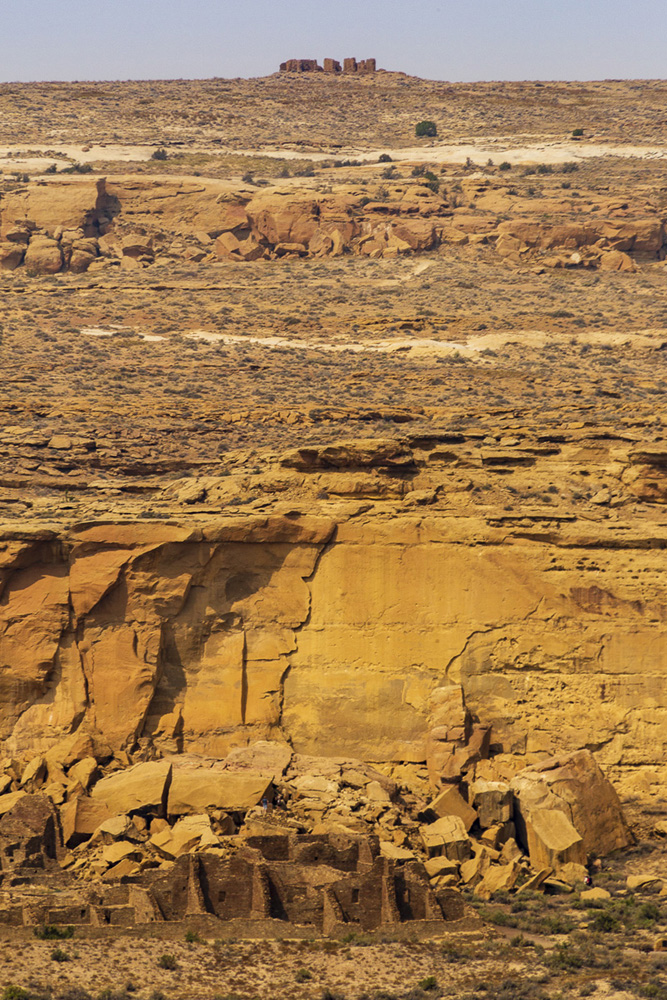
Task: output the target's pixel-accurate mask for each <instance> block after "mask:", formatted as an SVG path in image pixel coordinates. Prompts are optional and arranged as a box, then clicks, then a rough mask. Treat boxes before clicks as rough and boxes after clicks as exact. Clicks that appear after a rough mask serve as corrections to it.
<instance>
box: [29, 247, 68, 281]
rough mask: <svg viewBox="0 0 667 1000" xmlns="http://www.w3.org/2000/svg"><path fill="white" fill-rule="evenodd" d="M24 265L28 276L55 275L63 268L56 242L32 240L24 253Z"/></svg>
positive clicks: (60, 253)
mask: <svg viewBox="0 0 667 1000" xmlns="http://www.w3.org/2000/svg"><path fill="white" fill-rule="evenodd" d="M24 264H25V267H26V270H27V272H28V274H30V275H35V276H36V275H40V274H57V273H58V271H60V270H61V269H62V266H63V255H62V250H61V249H60V244H59V243H57V242H56V240H47V239H44V238H39V239H36V238H33V239H32V240H31V241H30V244H29V245H28V249H27V250H26V252H25V257H24Z"/></svg>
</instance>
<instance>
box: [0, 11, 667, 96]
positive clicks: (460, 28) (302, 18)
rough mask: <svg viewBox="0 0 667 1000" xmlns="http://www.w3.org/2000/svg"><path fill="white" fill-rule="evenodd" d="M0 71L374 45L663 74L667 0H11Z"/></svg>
mask: <svg viewBox="0 0 667 1000" xmlns="http://www.w3.org/2000/svg"><path fill="white" fill-rule="evenodd" d="M0 33H1V35H2V58H1V60H0V79H2V80H3V81H7V80H86V79H88V80H91V79H97V80H100V79H102V80H115V79H171V78H175V77H187V78H204V77H212V76H221V77H234V76H265V75H267V74H269V73H273V72H275V71H276V70H277V69H278V65H279V63H280V62H281V61H282V60H283V59H289V58H317V59H318V60H319V61H320V62H321V60H322V59H323V58H324V57H325V56H332V57H333V58H335V59H341V60H342V59H343V58H344V57H345V56H348V55H353V56H356V57H357V58H359V59H361V58H365V57H367V56H375V57H376V58H377V60H378V66H381V67H382V68H384V69H393V70H404V71H406V72H408V73H414V74H416V75H419V76H424V77H428V78H431V79H438V80H500V79H505V80H524V79H542V80H553V79H579V80H592V79H603V78H608V77H611V78H615V77H625V78H627V77H642V78H647V77H652V78H656V77H663V76H664V75H665V68H666V67H667V2H666V0H456V2H454V0H409V2H408V0H354V2H353V0H325V2H323V0H233V2H231V0H0Z"/></svg>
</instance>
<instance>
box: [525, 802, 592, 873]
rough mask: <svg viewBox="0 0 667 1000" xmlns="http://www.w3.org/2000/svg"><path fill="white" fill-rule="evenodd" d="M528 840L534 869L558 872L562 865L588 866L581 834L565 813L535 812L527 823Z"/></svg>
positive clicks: (555, 810) (527, 843)
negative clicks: (546, 868) (547, 869)
mask: <svg viewBox="0 0 667 1000" xmlns="http://www.w3.org/2000/svg"><path fill="white" fill-rule="evenodd" d="M525 837H526V847H527V850H528V856H529V857H530V863H531V865H532V866H533V867H534V868H541V867H549V868H553V869H554V870H555V871H557V870H558V869H559V868H560V867H561V866H562V865H566V864H569V863H574V864H578V865H584V864H585V863H586V851H585V849H584V843H583V840H582V839H581V837H580V835H579V833H578V832H577V830H575V828H574V827H573V826H572V824H571V823H570V821H569V819H568V818H567V816H566V815H565V813H562V812H559V811H558V810H557V809H536V810H534V811H533V812H531V814H530V817H529V818H528V819H526V821H525Z"/></svg>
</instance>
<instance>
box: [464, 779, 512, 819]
mask: <svg viewBox="0 0 667 1000" xmlns="http://www.w3.org/2000/svg"><path fill="white" fill-rule="evenodd" d="M470 796H471V800H472V805H473V808H474V809H475V810H476V811H477V815H478V816H479V825H480V826H481V827H482V829H484V830H486V829H488V828H489V827H492V826H496V825H497V824H502V823H508V822H509V821H510V820H511V819H512V813H513V808H514V797H513V795H512V790H511V788H510V786H509V785H506V784H504V782H501V781H474V782H473V783H472V785H471V786H470Z"/></svg>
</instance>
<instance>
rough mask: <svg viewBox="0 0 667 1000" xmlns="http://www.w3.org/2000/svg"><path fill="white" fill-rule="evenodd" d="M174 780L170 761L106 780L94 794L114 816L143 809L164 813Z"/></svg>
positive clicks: (135, 768) (138, 766)
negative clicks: (170, 785)
mask: <svg viewBox="0 0 667 1000" xmlns="http://www.w3.org/2000/svg"><path fill="white" fill-rule="evenodd" d="M170 780H171V764H170V763H169V761H166V760H158V761H149V762H147V763H145V764H135V765H134V766H133V767H128V768H126V769H125V770H122V771H117V772H116V773H115V774H110V775H109V776H108V777H106V778H102V779H101V780H100V781H98V782H97V784H96V785H95V787H94V788H93V790H92V793H91V794H92V798H93V799H95V800H97V801H98V802H104V803H105V804H106V805H107V807H108V809H109V813H110V815H115V814H117V813H130V812H134V811H138V810H143V809H146V810H148V809H150V810H157V811H158V812H161V813H164V811H165V808H166V804H167V792H168V790H169V782H170Z"/></svg>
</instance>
